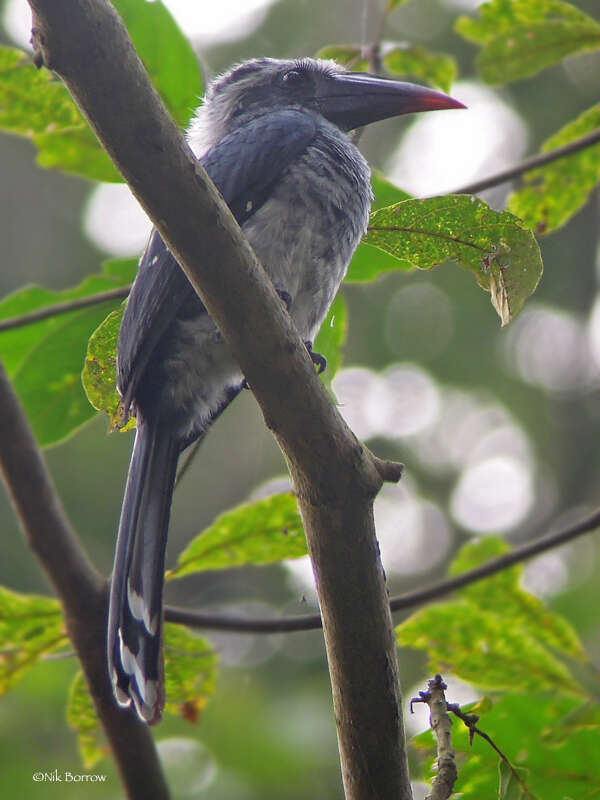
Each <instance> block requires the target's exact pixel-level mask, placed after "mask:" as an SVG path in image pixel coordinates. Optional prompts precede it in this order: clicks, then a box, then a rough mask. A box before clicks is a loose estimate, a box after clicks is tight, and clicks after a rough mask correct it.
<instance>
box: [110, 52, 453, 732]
mask: <svg viewBox="0 0 600 800" xmlns="http://www.w3.org/2000/svg"><path fill="white" fill-rule="evenodd" d="M452 108H464V106H463V105H462V104H461V103H459V102H458V101H457V100H454V99H453V98H451V97H449V96H448V95H445V94H443V93H441V92H438V91H436V90H434V89H430V88H427V87H424V86H418V85H415V84H411V83H404V82H400V81H395V80H392V79H389V78H382V77H379V76H377V75H372V74H369V73H364V72H349V71H347V70H345V69H344V68H343V67H342V66H340V65H339V64H337V63H336V62H334V61H327V60H321V59H310V58H302V59H273V58H258V59H253V60H250V61H245V62H242V63H240V64H237V65H234V66H233V67H232V68H230V69H229V70H228V71H227V72H225V73H224V74H223V75H221V76H219V77H217V78H216V79H215V80H214V81H213V82H212V83H211V84H210V86H209V87H208V89H207V92H206V95H205V97H204V100H203V102H202V104H201V105H200V107H199V108H198V109H197V111H196V112H195V115H194V116H193V118H192V121H191V123H190V126H189V128H188V131H187V140H188V144H189V145H190V147H191V149H192V151H193V153H194V155H195V157H196V158H198V159H199V161H200V163H201V164H202V166H203V167H204V169H205V170H206V172H207V173H208V175H209V176H210V178H211V179H212V181H213V182H214V184H215V185H216V187H217V189H218V190H219V191H220V193H221V195H222V197H223V198H224V200H225V202H226V203H227V204H228V206H229V208H230V209H231V211H232V213H233V215H234V217H235V219H236V220H237V222H238V224H239V225H240V226H241V228H242V231H243V232H244V234H245V236H246V238H247V239H248V241H249V243H250V245H251V246H252V248H253V250H254V252H255V253H256V255H257V257H258V259H259V260H260V261H261V263H262V265H263V267H264V268H265V271H266V273H267V275H268V276H269V278H270V279H271V281H272V283H273V285H274V288H275V289H276V291H277V292H278V294H279V296H280V297H281V300H282V302H284V303H285V305H286V307H287V310H288V312H289V314H290V315H291V318H292V320H293V322H294V324H295V325H296V328H297V329H298V331H299V333H300V335H301V336H302V338H303V340H304V341H305V343H306V347H307V350H308V352H309V354H310V355H311V357H312V359H313V362H314V363H315V364H316V365H317V366H318V368H319V370H321V369H322V368H324V366H325V359H324V358H323V357H322V356H321V355H320V354H318V353H314V352H312V342H313V341H314V338H315V336H316V334H317V332H318V330H319V327H320V325H321V323H322V322H323V320H324V318H325V316H326V314H327V311H328V309H329V307H330V306H331V304H332V302H333V300H334V298H335V295H336V292H337V290H338V288H339V286H340V283H341V282H342V280H343V278H344V275H345V273H346V271H347V268H348V265H349V263H350V260H351V258H352V255H353V253H354V251H355V249H356V247H357V246H358V244H359V242H360V240H361V237H362V236H363V234H364V233H365V231H366V228H367V222H368V218H369V211H370V206H371V201H372V191H371V182H370V169H369V166H368V165H367V162H366V161H365V159H364V157H363V156H362V155H361V153H360V152H359V150H358V149H357V147H356V146H355V145H354V144H353V143H352V141H351V140H350V138H349V136H348V134H349V132H351V131H353V130H355V129H358V128H361V127H363V126H365V125H369V124H371V123H373V122H376V121H378V120H382V119H385V118H388V117H393V116H397V115H401V114H408V113H412V112H418V111H430V110H435V109H452ZM117 384H118V390H119V392H120V395H121V407H122V409H123V413H124V414H126V415H128V414H129V413H132V414H134V415H135V417H136V428H137V430H136V436H135V442H134V446H133V451H132V455H131V461H130V466H129V472H128V475H127V482H126V487H125V493H124V498H123V504H122V509H121V516H120V521H119V530H118V535H117V544H116V548H115V559H114V566H113V572H112V581H111V590H110V601H109V613H108V631H107V658H108V672H109V677H110V680H111V682H112V686H113V693H114V696H115V698H116V701H117V702H118V703H119V705H121V706H123V707H131V706H132V704H133V706H134V707H135V710H136V711H137V714H138V716H139V718H140V719H141V720H142V721H144V722H146V723H148V724H150V725H152V724H155V723H157V722H159V721H160V719H161V717H162V712H163V708H164V703H165V683H164V658H163V652H162V637H163V622H162V592H163V576H164V564H165V548H166V543H167V533H168V527H169V516H170V509H171V502H172V496H173V487H174V482H175V477H176V470H177V463H178V458H179V455H180V453H181V452H182V451H183V450H185V448H186V447H188V446H189V445H190V444H191V443H192V442H194V441H195V440H196V439H198V438H199V437H200V436H202V435H203V434H204V433H205V432H206V431H207V430H208V428H209V427H210V426H211V424H212V423H213V422H214V421H215V420H216V419H217V417H218V416H219V415H220V414H221V413H222V412H223V411H224V409H225V408H226V407H227V406H228V405H229V404H230V403H231V402H232V401H233V400H234V398H235V397H236V396H237V395H238V394H239V393H240V392H241V391H242V389H243V388H246V387H247V384H246V383H245V379H244V376H243V374H242V372H241V370H240V367H239V366H238V364H237V363H236V361H235V359H234V358H233V356H232V354H231V353H230V351H229V349H228V346H227V343H226V342H225V340H224V339H223V337H222V335H221V334H220V332H219V330H218V328H217V327H216V325H215V323H214V322H213V321H212V319H211V318H210V316H209V315H208V313H207V311H206V308H205V307H204V305H203V303H202V301H201V300H200V299H199V297H198V296H197V295H196V293H195V291H194V289H193V288H192V286H191V284H190V283H189V281H188V279H187V277H186V276H185V274H184V273H183V271H182V270H181V268H180V267H179V265H178V263H177V261H176V260H175V257H174V256H173V255H172V254H171V252H170V251H169V249H168V247H167V245H166V244H165V242H164V241H163V239H162V238H161V236H160V234H159V233H158V231H157V230H153V232H152V233H151V235H150V239H149V242H148V245H147V247H146V250H145V252H144V253H143V255H142V257H141V259H140V263H139V268H138V273H137V276H136V279H135V281H134V283H133V286H132V289H131V292H130V295H129V298H128V302H127V306H126V309H125V312H124V315H123V319H122V324H121V329H120V334H119V341H118V348H117Z"/></svg>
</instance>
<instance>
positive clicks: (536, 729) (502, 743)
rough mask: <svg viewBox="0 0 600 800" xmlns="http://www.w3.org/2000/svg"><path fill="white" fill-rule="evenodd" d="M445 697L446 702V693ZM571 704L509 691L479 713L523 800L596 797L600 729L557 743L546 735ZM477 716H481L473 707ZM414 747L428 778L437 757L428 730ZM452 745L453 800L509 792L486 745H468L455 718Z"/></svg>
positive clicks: (480, 742)
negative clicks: (520, 784)
mask: <svg viewBox="0 0 600 800" xmlns="http://www.w3.org/2000/svg"><path fill="white" fill-rule="evenodd" d="M447 695H448V700H449V701H451V700H452V697H451V693H450V692H449V693H447ZM575 705H576V702H575V701H574V700H573V699H572V698H567V697H561V696H556V695H553V694H551V693H546V694H542V693H540V692H535V693H532V694H528V695H527V696H524V695H522V694H518V693H511V694H506V695H504V696H503V697H502V698H501V699H500V700H499V701H498V702H496V703H495V705H494V707H493V708H492V710H491V711H490V712H488V713H485V714H482V715H481V719H480V720H479V722H478V723H477V726H478V728H480V729H481V730H482V731H484V732H485V733H486V734H487V735H488V736H490V737H491V738H492V740H493V742H494V743H495V744H496V745H497V746H498V747H499V748H500V750H502V752H503V753H504V754H505V755H506V756H507V757H508V759H509V761H510V763H511V765H512V766H513V767H514V768H515V769H516V770H517V772H518V774H519V776H520V777H521V779H522V781H523V782H524V783H525V785H526V789H527V792H528V794H523V797H529V798H538V799H539V800H542V798H543V800H566V798H583V797H588V798H592V797H598V795H599V794H600V760H599V759H598V757H597V754H598V752H599V748H600V731H598V730H581V731H577V732H574V733H573V734H572V735H571V737H570V738H569V739H567V740H565V741H563V742H561V743H560V745H557V744H556V743H554V742H552V741H549V740H548V738H547V736H546V733H547V732H548V731H551V730H552V727H553V726H554V725H555V723H556V720H557V719H560V718H562V717H564V716H565V715H567V714H569V713H570V712H571V711H572V709H573V708H574V707H575ZM463 710H469V711H472V709H463ZM477 713H481V712H480V711H479V710H478V709H477ZM413 744H414V745H415V747H416V748H417V749H418V751H419V753H420V754H421V755H422V756H425V757H426V760H425V761H424V763H423V765H422V775H423V776H424V777H425V776H427V777H428V776H429V775H430V774H431V770H432V768H433V765H434V763H435V760H436V757H437V755H436V749H435V741H434V739H433V736H432V734H431V732H430V731H427V732H426V733H424V734H420V735H419V736H418V737H415V739H414V740H413ZM452 744H453V747H454V750H455V752H456V758H457V766H458V781H457V782H456V786H455V792H456V793H457V796H460V797H461V798H462V799H463V800H482V799H483V798H485V799H486V800H487V798H490V800H491V798H494V797H502V796H503V795H502V794H501V792H502V791H503V787H504V789H505V790H508V789H511V790H512V788H513V787H512V783H511V784H508V783H507V782H505V781H504V780H503V778H504V777H505V775H506V773H505V771H504V770H502V771H501V772H499V766H498V765H499V758H498V756H497V754H496V753H495V752H494V750H493V749H492V748H491V746H490V745H489V744H488V743H487V742H486V741H484V740H483V739H482V738H481V737H479V736H475V738H474V740H473V745H472V746H471V745H470V743H469V736H468V731H467V728H466V727H465V726H464V725H463V724H462V723H461V722H459V721H458V720H456V721H455V724H454V725H453V728H452ZM415 777H420V776H417V775H416V776H415ZM513 780H514V776H513ZM515 782H516V781H515ZM515 788H516V787H515ZM521 791H523V789H522V788H521ZM506 796H508V797H511V796H514V795H506ZM516 796H517V797H518V796H519V795H518V794H517V795H516Z"/></svg>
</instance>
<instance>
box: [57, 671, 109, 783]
mask: <svg viewBox="0 0 600 800" xmlns="http://www.w3.org/2000/svg"><path fill="white" fill-rule="evenodd" d="M67 722H68V724H69V725H70V727H71V728H73V730H74V731H75V733H76V734H77V748H78V750H79V754H80V756H81V760H82V762H83V766H84V767H85V768H86V769H92V767H94V766H95V765H96V764H97V763H98V761H100V759H101V758H104V756H106V755H108V754H109V753H110V748H109V747H108V744H107V742H106V738H105V736H104V732H103V730H102V728H101V726H100V723H99V721H98V716H97V714H96V709H95V708H94V703H93V701H92V698H91V695H90V692H89V689H88V686H87V683H86V681H85V678H84V676H83V672H78V673H77V675H75V678H74V679H73V683H72V684H71V689H70V691H69V701H68V704H67Z"/></svg>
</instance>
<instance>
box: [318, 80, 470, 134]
mask: <svg viewBox="0 0 600 800" xmlns="http://www.w3.org/2000/svg"><path fill="white" fill-rule="evenodd" d="M316 100H317V104H318V106H319V110H320V112H321V114H322V115H323V116H324V117H325V118H326V119H328V120H329V121H330V122H333V123H334V125H337V126H338V127H339V128H341V129H342V130H345V131H351V130H353V129H354V128H360V127H362V126H363V125H369V124H370V123H371V122H377V121H379V120H381V119H387V118H388V117H396V116H399V115H400V114H412V113H413V112H415V111H436V110H438V109H445V108H466V106H464V105H463V104H462V103H460V102H459V101H458V100H454V98H452V97H449V96H448V95H447V94H444V93H443V92H436V91H435V90H434V89H428V88H427V87H425V86H418V85H416V84H414V83H403V82H401V81H394V80H391V79H388V78H380V77H379V76H378V75H370V74H369V73H365V72H340V73H335V74H333V75H331V74H330V75H327V76H324V77H323V78H322V80H321V82H320V85H319V86H318V87H317V91H316Z"/></svg>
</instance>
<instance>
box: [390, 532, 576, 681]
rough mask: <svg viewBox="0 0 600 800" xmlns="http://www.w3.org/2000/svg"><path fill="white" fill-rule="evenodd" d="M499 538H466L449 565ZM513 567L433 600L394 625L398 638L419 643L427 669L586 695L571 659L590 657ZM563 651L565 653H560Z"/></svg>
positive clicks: (472, 561) (464, 565)
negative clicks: (455, 595) (471, 540)
mask: <svg viewBox="0 0 600 800" xmlns="http://www.w3.org/2000/svg"><path fill="white" fill-rule="evenodd" d="M505 549H506V548H505V546H504V545H503V544H502V543H501V542H500V541H498V540H494V539H485V540H483V542H480V543H475V544H468V545H467V546H465V547H464V548H463V549H462V550H461V552H460V554H459V556H458V558H457V560H456V562H455V564H454V566H453V569H452V573H453V574H456V573H460V572H463V571H465V570H467V569H471V568H472V567H474V566H478V565H479V564H481V563H484V562H487V561H489V560H490V558H492V557H496V556H498V555H501V554H502V553H503V552H505ZM519 577H520V569H519V568H515V567H513V568H511V569H510V570H504V571H502V572H501V573H499V574H497V575H495V576H493V577H491V578H488V579H486V580H485V581H480V582H477V583H475V584H472V585H471V586H468V587H465V588H464V589H461V590H460V592H459V593H458V595H459V597H458V599H457V600H453V601H451V602H448V603H443V604H439V605H432V606H429V607H428V608H426V609H423V610H422V611H419V612H417V613H416V614H414V615H413V616H412V617H411V618H410V619H408V620H406V622H404V623H402V624H401V625H400V626H398V628H397V629H396V630H397V638H398V642H399V644H402V645H405V646H409V647H415V648H417V649H420V650H425V651H426V652H427V654H428V657H429V664H430V667H429V668H430V671H431V672H434V673H435V672H444V671H445V672H453V673H454V674H456V675H458V676H459V677H461V678H463V679H464V680H467V681H469V682H471V683H473V684H475V685H478V686H483V687H486V688H489V689H493V690H495V691H499V690H502V689H506V690H512V691H515V690H521V691H524V692H527V691H535V692H537V691H542V690H545V689H551V690H553V691H555V692H557V693H562V694H568V695H573V694H575V695H578V696H585V695H586V692H587V693H588V694H589V691H588V687H587V685H586V684H585V683H583V684H582V683H581V681H580V680H578V677H579V676H578V675H576V674H575V673H576V672H577V670H575V669H571V668H570V664H571V663H576V664H581V665H590V662H589V659H588V658H587V656H586V654H585V651H584V649H583V647H582V645H581V643H580V641H579V639H578V637H577V634H576V633H575V631H574V630H573V629H572V628H571V626H570V625H569V624H568V622H567V621H566V620H564V619H563V618H562V617H560V616H559V615H558V614H555V613H554V612H552V611H551V610H550V609H548V608H547V607H546V606H544V604H543V603H542V602H541V601H540V600H539V599H538V598H536V597H534V596H532V595H530V594H528V593H527V592H525V591H524V590H523V589H522V588H521V587H520V586H519V583H518V580H519ZM563 656H566V658H565V657H563Z"/></svg>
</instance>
